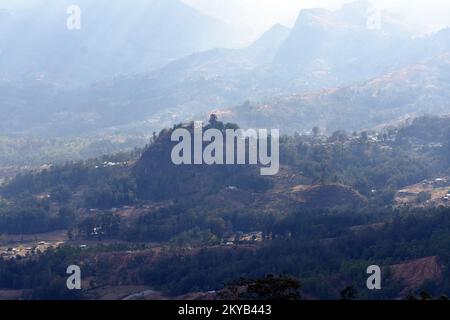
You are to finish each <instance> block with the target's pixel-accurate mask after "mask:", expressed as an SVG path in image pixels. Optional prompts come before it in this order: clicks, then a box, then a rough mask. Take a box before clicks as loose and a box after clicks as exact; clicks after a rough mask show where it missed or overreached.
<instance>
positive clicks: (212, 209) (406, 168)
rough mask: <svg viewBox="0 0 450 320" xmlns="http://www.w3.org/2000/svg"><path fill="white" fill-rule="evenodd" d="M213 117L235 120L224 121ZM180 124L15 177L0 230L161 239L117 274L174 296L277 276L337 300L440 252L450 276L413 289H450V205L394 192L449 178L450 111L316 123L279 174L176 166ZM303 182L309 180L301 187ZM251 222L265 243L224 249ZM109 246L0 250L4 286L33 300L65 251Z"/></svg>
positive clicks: (391, 293) (387, 287)
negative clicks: (374, 271) (153, 252)
mask: <svg viewBox="0 0 450 320" xmlns="http://www.w3.org/2000/svg"><path fill="white" fill-rule="evenodd" d="M207 126H208V127H214V128H218V129H219V130H224V129H226V128H236V127H237V126H236V125H234V124H224V123H222V122H220V121H217V120H215V119H214V121H212V122H210V123H209V124H208V125H207ZM177 127H179V126H174V127H173V128H172V129H170V130H163V131H162V132H161V133H160V134H159V135H155V136H154V137H153V138H152V140H151V142H150V143H149V145H148V146H147V147H146V148H145V149H144V150H135V151H134V152H130V153H121V154H117V155H114V156H108V157H106V156H105V157H103V158H98V159H92V160H87V161H82V162H80V161H79V162H73V163H66V164H63V165H55V166H52V167H50V168H47V169H44V170H39V171H34V172H29V173H22V174H19V175H17V176H16V177H15V178H14V179H11V180H9V181H7V182H6V183H5V184H4V185H3V186H2V188H1V191H0V192H1V197H0V233H3V234H34V233H40V232H48V231H53V230H60V229H65V230H68V231H69V233H70V238H71V240H83V239H85V240H96V241H98V242H99V243H101V241H105V240H108V241H109V243H111V242H114V241H120V242H123V243H127V244H128V245H127V246H130V245H132V244H136V245H140V244H143V245H145V244H146V243H160V244H163V245H164V246H166V250H165V251H164V254H163V255H162V256H159V257H158V259H150V260H151V261H147V260H145V259H144V260H143V261H141V263H135V264H133V265H130V266H128V267H127V271H126V274H127V275H126V276H124V278H123V279H121V281H119V282H120V283H125V284H126V283H137V284H144V285H150V286H152V287H154V288H156V289H159V290H161V291H162V292H164V293H166V294H168V295H171V296H178V295H182V294H186V293H189V292H196V291H210V290H218V289H220V288H222V287H223V286H225V285H226V284H227V283H229V282H230V281H233V280H235V279H238V278H240V277H244V278H248V279H254V278H261V277H264V276H265V275H267V274H277V275H286V276H293V277H295V278H298V279H300V282H301V287H302V291H303V292H305V293H306V295H307V296H310V297H314V298H328V299H335V298H338V297H339V294H340V290H341V289H342V288H345V287H346V286H353V287H354V288H355V289H356V290H358V292H360V294H359V297H360V298H375V299H387V298H398V297H400V296H402V295H405V292H404V291H405V288H408V286H407V285H406V284H405V283H402V281H401V280H399V279H398V277H397V278H396V277H395V276H394V275H393V274H391V272H390V271H389V270H390V269H389V267H388V266H391V265H396V264H401V263H404V262H406V261H411V260H414V259H420V258H423V257H431V256H433V257H434V256H435V257H437V259H438V261H439V265H440V266H442V268H441V269H442V276H441V278H440V279H439V281H427V282H424V283H423V284H422V285H421V288H410V289H414V290H419V289H423V290H427V291H428V292H430V293H431V294H432V295H435V296H439V295H441V294H443V293H447V292H450V273H449V270H450V269H448V268H449V267H450V256H449V255H448V252H447V251H448V250H447V248H448V245H450V243H449V242H450V209H448V208H447V207H445V206H442V207H428V206H426V205H425V202H426V201H427V200H429V197H424V199H422V200H420V199H419V200H417V201H418V202H417V203H415V206H399V205H398V204H396V202H395V197H396V194H397V192H398V191H399V190H400V189H402V188H405V187H407V186H410V185H413V184H417V183H421V182H422V181H424V180H427V179H428V180H433V179H436V178H439V177H445V176H448V175H450V170H449V168H450V152H449V150H450V118H438V117H422V118H418V119H415V120H413V121H410V122H408V123H405V124H404V125H402V126H398V127H390V128H386V129H384V130H381V131H377V132H361V133H351V134H349V133H346V132H343V131H339V132H335V133H334V134H332V135H331V136H325V135H323V134H321V132H320V129H319V128H314V129H313V130H312V133H311V134H308V135H300V134H297V135H294V136H283V137H282V138H281V146H280V148H281V149H280V154H281V164H282V174H281V175H279V176H274V177H261V176H260V175H259V170H256V168H254V167H253V168H252V167H251V166H240V167H237V168H235V167H234V166H232V167H231V168H229V167H226V166H224V167H219V166H196V167H190V166H184V167H183V166H181V167H176V166H174V165H173V164H172V163H170V159H169V158H167V155H168V152H169V154H170V149H171V142H170V133H171V132H172V130H174V129H176V128H177ZM298 186H303V187H305V186H309V187H308V188H309V189H308V188H307V191H302V192H303V193H300V195H301V196H297V195H296V194H295V192H294V191H292V190H296V188H298ZM333 193H336V194H335V195H333ZM337 195H338V196H337ZM421 201H422V202H421ZM126 210H128V211H129V212H131V213H130V214H123V212H125V211H126ZM128 211H127V212H128ZM93 230H101V232H93ZM256 232H257V233H261V241H256V240H255V239H256V238H255V239H253V240H252V241H248V240H247V241H244V242H242V243H241V245H240V246H239V245H237V246H232V247H227V246H224V243H226V242H227V240H226V239H230V238H234V239H235V241H234V243H235V244H239V240H237V239H238V238H239V235H242V234H244V235H245V234H246V233H251V234H256ZM127 246H125V248H128V247H127ZM96 250H97V251H96ZM105 250H106V249H105V247H101V248H98V249H95V248H93V249H92V250H91V251H79V250H78V251H77V250H75V249H71V248H70V242H69V243H68V245H66V246H65V247H63V248H60V249H57V250H51V251H48V252H46V253H45V254H42V255H40V256H39V258H38V259H32V260H27V259H20V260H11V261H2V260H0V275H2V276H0V279H1V282H0V287H1V288H10V289H14V288H22V289H32V288H34V289H35V290H32V292H31V293H30V295H29V296H27V297H31V298H33V297H38V296H39V297H54V296H55V295H56V296H58V294H59V293H58V291H57V290H56V289H55V290H56V291H55V292H51V291H48V292H47V291H45V289H44V288H42V291H41V290H38V289H36V288H40V287H41V286H44V283H45V282H48V281H50V279H54V281H53V280H52V281H53V282H55V288H56V287H58V283H57V282H58V281H60V280H61V279H60V278H61V277H64V272H62V271H61V270H62V268H63V267H62V266H63V265H64V263H65V262H67V259H69V258H70V259H75V260H80V261H86V259H87V260H88V261H89V260H90V257H91V255H93V254H98V251H99V252H103V251H105ZM106 251H108V250H106ZM119 251H120V250H119ZM124 251H126V250H124ZM68 257H69V258H68ZM147 262H148V263H147ZM100 264H101V266H99V265H100ZM371 264H376V265H380V266H385V269H383V270H385V276H384V278H383V279H384V282H383V283H384V287H383V290H382V291H379V292H369V291H367V290H364V286H365V279H366V274H365V268H367V266H369V265H371ZM116 267H117V266H116V265H115V264H114V263H111V264H110V265H105V264H102V263H101V262H97V264H95V265H92V266H90V267H89V268H88V272H87V274H89V275H90V276H92V277H99V280H97V282H99V283H108V281H113V280H111V279H107V278H105V279H102V278H101V276H99V274H100V273H99V272H98V271H96V270H97V268H101V269H102V270H103V271H105V270H106V273H108V271H109V272H111V273H113V272H114V268H116ZM30 270H33V271H32V272H31V271H30ZM45 270H46V271H45ZM28 272H30V274H32V275H30V276H28V277H24V278H23V277H21V275H22V274H25V273H28ZM44 274H45V276H44ZM58 275H59V276H58ZM44 278H45V279H44ZM58 279H59V280H58ZM53 282H50V283H53ZM113 282H114V283H117V281H113ZM40 283H42V285H41V284H40ZM48 290H53V289H52V288H48ZM61 294H63V293H61ZM62 297H65V296H62Z"/></svg>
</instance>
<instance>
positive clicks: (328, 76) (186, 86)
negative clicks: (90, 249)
mask: <svg viewBox="0 0 450 320" xmlns="http://www.w3.org/2000/svg"><path fill="white" fill-rule="evenodd" d="M135 1H137V0H135ZM154 1H157V0H154ZM157 2H158V1H157ZM161 2H164V3H166V1H161ZM158 3H159V2H158ZM167 3H171V5H169V4H165V5H164V6H163V5H162V4H160V6H161V7H158V8H160V9H161V10H163V9H162V8H164V12H166V11H167V10H168V9H167V6H169V8H172V9H173V7H175V8H178V9H177V10H175V9H173V10H172V11H170V10H169V11H170V12H176V13H177V14H179V15H180V16H185V15H184V14H185V13H186V12H187V13H190V15H189V14H188V16H189V17H190V18H189V19H194V18H195V21H196V22H195V23H194V22H193V21H191V20H189V19H188V18H186V19H188V20H186V21H187V22H186V25H189V28H188V29H191V28H193V29H192V30H183V32H184V31H186V34H196V36H201V35H204V33H203V32H204V31H205V30H206V29H209V30H208V31H210V32H213V31H214V30H217V29H215V28H206V27H205V26H206V25H209V24H210V23H211V24H213V25H218V23H217V21H212V20H211V19H210V18H206V17H204V16H200V15H199V14H198V13H196V12H195V11H193V9H190V8H187V7H186V6H185V5H182V4H179V3H177V2H175V1H168V2H167ZM142 6H143V7H141V8H146V6H145V5H144V4H142ZM130 7H131V6H130ZM181 8H184V9H185V10H184V9H183V10H181ZM135 10H136V9H135ZM158 10H159V9H158ZM158 10H156V9H153V8H151V9H150V8H149V9H148V11H149V12H152V14H151V16H152V17H153V16H158V14H157V13H158V12H160V13H161V12H162V11H158ZM180 11H181V12H183V14H182V13H180ZM112 14H113V13H111V12H108V14H107V15H112ZM134 14H136V12H135V13H134ZM126 15H127V16H129V15H130V16H131V14H128V13H127V14H126ZM371 15H372V13H371V8H370V5H369V4H368V2H366V1H359V2H356V3H352V4H348V5H344V6H343V7H342V8H341V9H340V10H337V11H329V10H324V9H307V10H303V11H302V12H301V13H300V15H299V17H298V20H297V22H296V24H295V26H294V27H293V29H292V30H291V29H288V28H286V27H283V26H281V25H276V26H274V27H273V28H271V29H270V30H269V31H267V32H266V33H265V34H264V35H262V37H261V38H260V39H259V40H257V41H256V42H255V43H254V44H252V45H250V46H248V47H246V48H242V49H212V50H206V51H202V52H197V53H193V54H191V55H187V56H184V57H182V58H180V59H177V60H174V61H172V62H170V63H168V64H166V65H165V66H164V67H161V68H157V69H154V70H153V71H150V72H143V73H132V72H131V71H133V70H135V69H136V67H137V64H135V63H134V64H133V63H131V62H130V63H131V64H132V66H130V64H128V65H127V63H120V64H117V65H116V64H115V63H114V62H111V60H108V59H106V58H105V57H104V55H102V54H98V53H95V54H94V56H95V59H97V60H101V61H102V62H104V63H105V65H106V66H113V67H114V68H118V69H121V68H122V69H124V70H128V71H130V72H128V73H129V74H128V75H126V76H120V77H116V78H114V79H111V80H110V81H103V82H100V83H97V84H95V85H89V86H86V87H83V88H76V89H74V88H70V87H67V86H61V85H59V84H55V83H52V84H51V85H50V84H48V83H46V82H43V81H36V80H35V79H32V80H30V81H28V82H25V81H22V82H20V83H19V85H18V84H17V83H12V82H4V83H0V93H1V94H2V96H3V97H5V98H4V99H3V101H2V102H0V111H2V113H3V114H4V116H5V119H6V121H4V122H3V123H2V124H1V125H0V134H4V135H9V134H18V135H24V134H37V135H40V136H52V135H58V136H62V135H79V134H84V133H95V132H104V131H105V130H109V131H114V130H120V131H129V130H134V131H140V130H144V131H146V132H148V131H151V130H159V129H161V128H163V127H167V126H171V125H172V124H173V123H178V122H183V121H187V120H191V119H198V118H203V117H206V116H207V114H209V113H210V112H212V111H213V110H218V111H216V112H218V113H219V114H220V115H223V116H224V117H226V120H232V121H236V122H238V123H240V124H243V125H248V126H257V127H261V126H276V127H279V128H282V129H284V130H286V131H297V130H298V131H305V130H310V129H311V128H312V127H313V126H316V125H317V126H321V127H323V128H325V129H327V130H335V129H348V130H357V129H366V128H371V127H373V126H378V125H383V124H386V123H390V122H393V121H397V120H399V119H402V118H404V117H408V116H414V115H417V114H423V113H438V114H442V113H446V112H447V111H446V99H447V98H448V96H449V91H448V90H449V88H448V85H447V83H446V81H447V79H448V77H447V75H448V55H447V53H448V52H450V29H446V30H442V31H440V32H438V33H435V34H432V35H429V36H426V37H414V36H413V35H412V34H410V33H408V32H407V31H406V30H405V28H404V27H403V26H402V25H401V24H400V23H398V22H396V20H395V19H394V18H392V17H389V16H382V17H381V18H380V19H379V21H377V23H375V24H371V23H370V21H371V19H372V17H371ZM144 16H145V15H144ZM129 19H130V21H129V23H130V24H132V25H134V24H133V23H132V21H136V20H135V19H131V18H129ZM155 19H156V18H155ZM205 19H206V20H205ZM131 20H132V21H131ZM145 20H146V22H145V23H144V26H145V30H150V29H152V26H153V25H154V23H157V22H155V21H159V20H158V19H156V20H152V19H145ZM147 20H148V21H147ZM171 20H172V21H175V20H177V19H175V18H174V19H171ZM137 21H139V20H137ZM152 21H153V22H152ZM177 21H178V20H177ZM205 23H206V24H205ZM86 24H87V25H89V20H88V21H87V22H86ZM136 25H139V24H138V23H137V22H136ZM159 25H161V23H160V24H159ZM219 25H220V26H223V25H222V24H219ZM144 26H142V29H139V28H138V29H139V30H141V31H142V32H143V33H142V34H144V31H143V30H144ZM195 27H196V28H197V29H195ZM86 29H88V28H87V27H86ZM125 29H129V28H124V27H123V25H122V26H120V25H117V30H122V32H123V30H125ZM200 29H201V30H200ZM218 29H220V28H218ZM169 30H170V32H169V31H167V32H168V33H167V34H164V36H161V37H160V38H157V37H156V36H155V37H156V38H157V39H162V40H161V41H162V42H161V43H159V46H161V45H162V44H165V45H166V44H177V45H180V43H179V42H178V41H175V40H173V41H169V40H170V39H178V38H180V39H186V41H187V42H189V41H188V39H190V38H189V37H186V38H184V37H183V36H181V37H176V32H172V31H173V29H172V28H169ZM221 30H223V29H221ZM64 32H66V31H64ZM86 32H87V31H86ZM155 32H156V31H155ZM137 34H139V32H133V35H137ZM181 34H184V33H181ZM208 34H209V35H210V33H208ZM113 37H114V38H115V39H116V38H117V34H116V35H114V36H113ZM155 37H149V38H150V39H155ZM171 37H175V38H171ZM205 37H206V38H208V39H209V37H207V36H206V35H205ZM124 38H126V39H128V40H129V37H128V35H124ZM222 40H223V38H222ZM222 42H224V41H222ZM127 43H128V42H127ZM130 43H133V42H130ZM209 44H212V43H211V42H209ZM149 47H158V46H156V45H155V46H151V45H149ZM124 48H126V46H125V47H124V46H118V47H116V49H117V51H114V50H113V49H111V48H104V50H105V52H112V53H113V52H115V54H112V55H111V57H114V58H115V59H116V58H117V54H119V53H120V54H122V53H123V52H126V50H125V49H124ZM179 48H180V47H179V46H178V47H177V48H173V52H175V53H177V52H178V53H179V54H180V55H181V54H182V52H187V51H189V50H187V49H186V50H180V49H179ZM127 50H128V49H127ZM130 50H131V51H130V52H133V53H135V54H137V55H139V57H140V59H138V60H142V59H144V60H145V59H149V60H148V61H150V60H152V61H156V60H154V59H152V58H150V56H151V52H152V51H151V50H150V49H149V50H137V51H133V50H134V49H133V50H132V48H131V47H130ZM161 50H162V49H161ZM164 50H166V49H164ZM167 50H169V49H167ZM190 50H193V49H192V48H190ZM38 51H39V50H38ZM33 52H34V51H33ZM143 52H146V53H145V54H143ZM130 57H131V55H130ZM165 57H170V55H169V54H167V55H165ZM95 59H94V60H91V59H90V58H89V59H88V60H87V61H89V63H93V64H95V63H96V62H95ZM8 60H11V61H15V60H14V59H13V58H10V59H8ZM138 60H135V61H138ZM1 61H7V60H1ZM130 61H131V60H130ZM0 63H1V62H0ZM55 63H56V61H55ZM101 64H102V63H100V65H101ZM21 65H22V64H21ZM69 65H71V66H73V67H76V66H79V65H77V64H70V63H69ZM109 71H111V72H112V70H109ZM118 72H120V70H118V71H117V70H115V71H114V72H112V73H114V74H116V73H118ZM447 82H448V81H447ZM45 86H47V87H45ZM245 101H248V102H246V103H244V102H245ZM236 106H237V107H236ZM233 107H235V108H233Z"/></svg>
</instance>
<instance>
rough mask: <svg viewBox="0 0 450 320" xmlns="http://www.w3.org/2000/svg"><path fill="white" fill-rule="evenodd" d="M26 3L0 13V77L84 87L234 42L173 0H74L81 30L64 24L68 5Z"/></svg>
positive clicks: (39, 0) (63, 1) (223, 29)
mask: <svg viewBox="0 0 450 320" xmlns="http://www.w3.org/2000/svg"><path fill="white" fill-rule="evenodd" d="M28 2H29V4H28V6H26V7H20V6H19V7H16V8H14V9H11V8H10V7H9V6H8V8H9V9H3V10H1V11H0V17H1V19H0V44H1V45H0V46H1V47H0V53H1V59H0V70H1V71H0V78H2V79H6V80H21V79H23V78H24V77H25V78H30V79H41V80H47V81H50V82H57V83H61V82H63V83H69V84H80V85H86V84H89V83H92V82H97V81H105V80H109V79H111V78H112V77H114V76H117V75H121V74H129V73H134V72H143V71H147V70H151V69H154V68H157V67H161V66H163V65H165V64H167V63H168V62H170V61H171V60H174V59H176V58H180V57H183V56H184V55H187V54H190V53H192V52H195V51H201V50H205V49H210V48H214V47H218V46H231V45H233V42H234V38H236V37H235V36H234V35H233V31H232V28H231V26H229V25H227V24H225V23H224V22H222V21H219V20H217V19H214V18H211V17H208V16H205V15H203V14H201V13H199V12H198V11H196V10H195V9H193V8H191V7H189V6H187V5H185V4H184V3H183V2H181V1H178V0H145V1H144V0H130V1H127V5H126V6H124V5H123V1H121V0H108V1H106V0H95V1H89V0H80V1H76V5H78V6H79V7H80V9H81V29H80V30H69V29H68V28H67V27H66V20H67V18H68V17H69V15H68V14H67V13H66V10H67V8H68V7H69V6H70V5H72V4H73V1H68V0H52V1H44V0H30V1H28ZM6 5H7V4H6V3H5V4H4V5H3V6H6ZM1 8H2V5H0V9H1Z"/></svg>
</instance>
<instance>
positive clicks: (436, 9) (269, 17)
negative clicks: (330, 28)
mask: <svg viewBox="0 0 450 320" xmlns="http://www.w3.org/2000/svg"><path fill="white" fill-rule="evenodd" d="M183 1H184V2H186V3H188V4H190V5H192V6H193V7H195V8H197V9H199V10H201V11H202V12H204V13H207V14H209V15H213V16H215V17H218V18H221V19H222V20H225V21H227V22H229V23H230V24H233V25H238V26H240V27H242V28H246V29H247V30H248V32H253V33H254V34H255V35H256V34H259V33H261V32H263V31H264V30H266V29H268V28H270V27H271V26H272V25H274V24H275V23H277V22H279V23H282V24H284V25H287V26H292V25H293V23H294V22H295V19H296V18H297V16H298V13H299V11H300V9H302V8H311V7H325V8H330V9H336V8H339V7H340V6H341V5H342V4H343V3H346V2H352V0H183ZM371 2H372V3H373V4H374V5H375V6H376V7H377V8H379V9H380V10H389V11H390V12H392V13H395V14H396V15H399V16H401V17H402V19H403V20H404V22H405V23H406V24H408V26H409V27H410V28H411V29H413V30H415V31H416V32H420V33H426V32H430V31H435V30H437V29H441V28H443V27H446V26H450V0H372V1H371ZM419 30H420V31H419Z"/></svg>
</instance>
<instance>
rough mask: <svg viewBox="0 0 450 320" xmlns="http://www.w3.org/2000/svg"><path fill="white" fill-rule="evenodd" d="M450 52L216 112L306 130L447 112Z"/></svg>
mask: <svg viewBox="0 0 450 320" xmlns="http://www.w3.org/2000/svg"><path fill="white" fill-rule="evenodd" d="M449 101H450V53H447V54H443V55H440V56H438V57H436V58H432V59H428V60H426V61H423V62H422V63H417V64H413V65H410V66H407V67H405V68H402V69H399V70H397V71H395V72H392V73H388V74H386V75H383V76H380V77H376V78H374V79H371V80H368V81H364V82H362V83H358V84H355V85H351V86H347V87H342V88H332V89H325V90H322V91H318V92H314V93H304V94H286V95H281V96H277V97H275V98H272V99H270V100H268V101H266V102H261V103H254V104H252V103H248V102H247V103H244V104H242V105H240V106H238V107H235V108H229V109H222V110H217V111H216V113H217V114H218V115H219V116H220V118H222V119H224V120H226V121H239V122H240V123H241V124H242V125H243V126H244V127H270V128H280V129H282V130H284V131H285V132H289V133H292V132H295V131H300V132H301V131H307V130H310V129H311V128H313V127H314V126H318V127H320V128H322V129H325V130H326V131H328V132H330V133H331V132H333V131H335V130H340V129H346V130H352V131H353V130H357V131H360V130H370V129H374V128H375V127H377V126H383V125H388V124H392V123H393V122H398V121H402V120H405V119H406V118H414V117H418V116H422V115H427V114H433V115H445V114H448V113H450V108H449V107H450V102H449Z"/></svg>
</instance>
